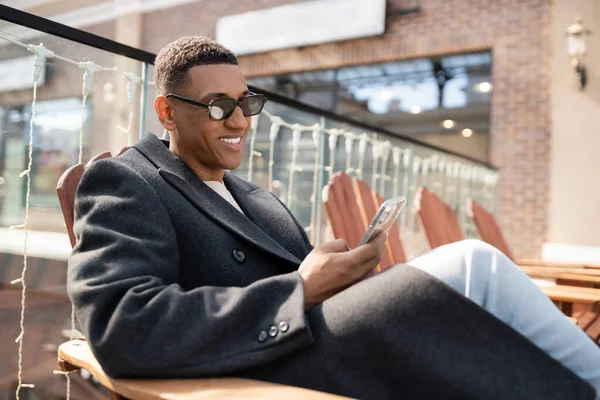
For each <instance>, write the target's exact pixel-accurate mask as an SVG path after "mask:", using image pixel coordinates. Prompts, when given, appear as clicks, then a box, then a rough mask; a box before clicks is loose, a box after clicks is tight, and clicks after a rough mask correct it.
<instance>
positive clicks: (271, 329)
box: [269, 325, 279, 337]
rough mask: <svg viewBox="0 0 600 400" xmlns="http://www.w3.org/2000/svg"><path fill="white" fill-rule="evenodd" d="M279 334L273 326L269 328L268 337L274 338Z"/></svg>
mask: <svg viewBox="0 0 600 400" xmlns="http://www.w3.org/2000/svg"><path fill="white" fill-rule="evenodd" d="M278 333H279V329H277V327H276V326H275V325H273V326H272V327H270V328H269V336H271V337H275V336H277V334H278Z"/></svg>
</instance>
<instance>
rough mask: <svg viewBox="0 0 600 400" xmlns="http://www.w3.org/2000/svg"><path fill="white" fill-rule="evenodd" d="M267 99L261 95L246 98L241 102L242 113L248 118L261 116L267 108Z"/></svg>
mask: <svg viewBox="0 0 600 400" xmlns="http://www.w3.org/2000/svg"><path fill="white" fill-rule="evenodd" d="M265 102H266V98H265V97H264V96H261V95H252V96H247V97H244V99H243V100H242V102H241V104H240V105H241V106H242V111H243V112H244V115H245V116H246V117H249V116H252V115H257V114H260V112H261V111H262V109H263V107H264V106H265Z"/></svg>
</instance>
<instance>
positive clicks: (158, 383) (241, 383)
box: [58, 340, 347, 400]
mask: <svg viewBox="0 0 600 400" xmlns="http://www.w3.org/2000/svg"><path fill="white" fill-rule="evenodd" d="M58 357H59V360H60V361H62V362H60V363H59V367H66V368H69V369H71V370H72V369H73V368H74V367H75V368H83V369H86V370H88V371H89V372H90V373H91V374H92V375H93V376H94V377H95V378H96V379H97V380H98V381H99V382H100V383H101V384H102V385H104V386H105V387H107V388H108V389H109V390H112V391H114V392H116V393H119V394H120V395H121V396H125V397H127V398H131V399H144V400H163V399H170V400H188V399H215V400H224V399H227V400H233V399H255V400H259V399H264V400H275V399H290V400H336V399H347V397H341V396H336V395H332V394H328V393H322V392H317V391H314V390H309V389H303V388H298V387H293V386H284V385H279V384H275V383H270V382H262V381H255V380H251V379H242V378H208V379H111V378H109V377H108V376H106V374H105V373H104V371H103V370H102V367H100V364H98V361H97V360H96V359H95V358H94V356H93V354H92V351H91V350H90V348H89V346H88V344H87V343H86V342H85V341H82V340H72V341H69V342H66V343H63V344H62V345H61V346H60V347H59V349H58Z"/></svg>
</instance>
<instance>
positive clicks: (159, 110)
mask: <svg viewBox="0 0 600 400" xmlns="http://www.w3.org/2000/svg"><path fill="white" fill-rule="evenodd" d="M154 111H156V116H157V117H158V121H159V122H160V124H161V125H162V126H164V128H165V129H166V130H168V131H171V132H173V131H174V130H175V129H176V128H177V124H176V123H175V120H174V119H173V111H174V110H173V107H171V104H170V103H169V101H168V100H167V98H166V97H165V96H162V95H161V96H157V97H156V99H154Z"/></svg>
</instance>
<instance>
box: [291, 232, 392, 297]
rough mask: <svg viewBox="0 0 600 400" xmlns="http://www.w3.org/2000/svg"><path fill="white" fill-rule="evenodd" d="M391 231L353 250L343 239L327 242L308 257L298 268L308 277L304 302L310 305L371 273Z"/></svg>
mask: <svg viewBox="0 0 600 400" xmlns="http://www.w3.org/2000/svg"><path fill="white" fill-rule="evenodd" d="M386 239H387V233H384V234H379V235H377V237H375V238H374V239H373V240H371V241H370V242H369V243H367V244H365V245H362V246H359V247H357V248H356V249H354V250H350V249H349V248H348V245H347V244H346V242H345V241H344V240H342V239H338V240H334V241H332V242H327V243H323V244H321V245H319V246H317V247H315V248H314V249H313V251H311V252H310V254H309V255H308V256H307V257H306V258H305V259H304V261H303V262H302V264H301V265H300V268H298V272H299V273H300V276H302V279H304V305H305V308H307V309H308V308H310V307H312V306H314V305H315V304H319V303H322V302H323V301H325V300H327V299H328V298H330V297H331V296H333V295H335V294H336V293H338V292H341V291H342V290H344V289H346V288H347V287H350V286H352V285H353V284H355V283H356V282H358V281H360V280H361V279H363V278H364V277H366V276H367V275H369V274H370V273H371V272H372V271H373V270H374V269H375V267H377V264H378V263H379V260H380V259H381V255H382V254H383V252H384V251H385V241H386Z"/></svg>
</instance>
